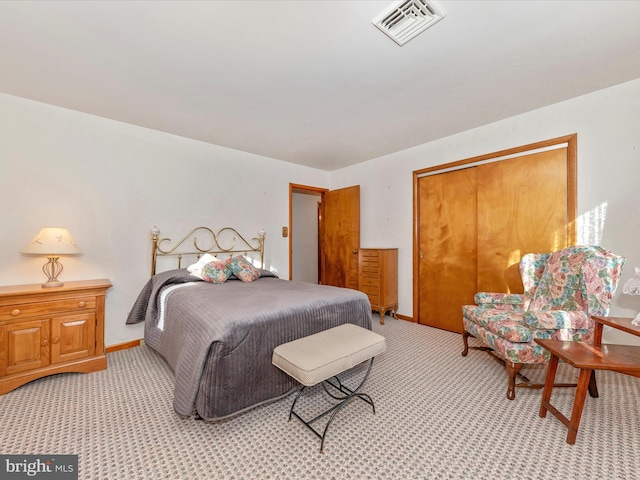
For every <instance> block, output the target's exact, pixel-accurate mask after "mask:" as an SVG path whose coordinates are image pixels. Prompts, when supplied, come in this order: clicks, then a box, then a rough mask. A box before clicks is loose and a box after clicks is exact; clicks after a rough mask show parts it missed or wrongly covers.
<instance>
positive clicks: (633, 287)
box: [622, 267, 640, 325]
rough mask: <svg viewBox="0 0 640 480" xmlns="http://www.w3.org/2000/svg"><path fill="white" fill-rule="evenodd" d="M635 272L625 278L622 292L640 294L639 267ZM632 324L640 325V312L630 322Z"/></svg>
mask: <svg viewBox="0 0 640 480" xmlns="http://www.w3.org/2000/svg"><path fill="white" fill-rule="evenodd" d="M635 271H636V274H635V276H634V277H633V278H630V279H629V280H627V283H625V284H624V287H623V288H622V293H626V294H627V295H640V267H636V269H635ZM631 323H632V324H633V325H640V313H638V315H636V318H634V319H633V321H632V322H631Z"/></svg>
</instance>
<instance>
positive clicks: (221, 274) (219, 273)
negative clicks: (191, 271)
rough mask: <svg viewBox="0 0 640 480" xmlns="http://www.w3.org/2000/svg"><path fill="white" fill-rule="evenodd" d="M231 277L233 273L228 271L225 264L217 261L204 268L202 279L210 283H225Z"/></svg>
mask: <svg viewBox="0 0 640 480" xmlns="http://www.w3.org/2000/svg"><path fill="white" fill-rule="evenodd" d="M229 275H231V271H230V270H228V269H227V265H225V263H224V262H222V261H220V260H218V259H215V260H214V261H212V262H209V263H207V264H206V265H205V266H203V267H202V276H201V277H200V278H202V279H203V280H204V281H205V282H209V283H224V282H226V281H227V279H228V278H229Z"/></svg>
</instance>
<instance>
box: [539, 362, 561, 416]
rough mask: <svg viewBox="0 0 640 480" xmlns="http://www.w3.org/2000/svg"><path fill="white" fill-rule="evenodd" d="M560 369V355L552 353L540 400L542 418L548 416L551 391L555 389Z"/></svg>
mask: <svg viewBox="0 0 640 480" xmlns="http://www.w3.org/2000/svg"><path fill="white" fill-rule="evenodd" d="M557 371H558V357H557V356H555V355H553V354H552V355H551V359H550V360H549V366H548V367H547V376H546V378H545V380H544V390H543V391H542V401H541V402H540V412H539V415H540V416H541V417H542V418H545V417H546V416H547V406H548V405H549V400H551V392H552V390H553V383H554V382H555V381H556V372H557Z"/></svg>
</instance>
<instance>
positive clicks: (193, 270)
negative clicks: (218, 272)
mask: <svg viewBox="0 0 640 480" xmlns="http://www.w3.org/2000/svg"><path fill="white" fill-rule="evenodd" d="M216 260H217V261H220V260H218V259H217V258H216V257H214V256H213V255H211V254H209V253H205V254H204V255H202V256H201V257H200V259H199V260H198V261H197V262H196V263H194V264H192V265H189V266H188V267H187V270H188V271H189V273H190V274H191V275H195V276H196V277H199V278H202V279H203V280H204V278H203V276H202V269H203V267H204V266H205V265H207V264H208V263H211V262H213V261H216Z"/></svg>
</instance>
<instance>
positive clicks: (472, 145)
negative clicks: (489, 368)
mask: <svg viewBox="0 0 640 480" xmlns="http://www.w3.org/2000/svg"><path fill="white" fill-rule="evenodd" d="M639 126H640V79H638V80H634V81H631V82H628V83H624V84H621V85H618V86H615V87H612V88H608V89H605V90H601V91H598V92H595V93H592V94H589V95H585V96H582V97H579V98H575V99H572V100H569V101H565V102H562V103H558V104H555V105H551V106H548V107H545V108H542V109H539V110H535V111H532V112H529V113H526V114H523V115H519V116H516V117H512V118H509V119H506V120H503V121H500V122H496V123H493V124H489V125H485V126H483V127H480V128H476V129H473V130H469V131H466V132H463V133H460V134H458V135H454V136H450V137H447V138H443V139H440V140H437V141H434V142H430V143H427V144H423V145H420V146H417V147H415V148H411V149H408V150H404V151H401V152H397V153H394V154H391V155H387V156H384V157H380V158H378V159H375V160H371V161H368V162H365V163H361V164H358V165H354V166H351V167H348V168H344V169H341V170H338V171H335V172H332V173H331V188H332V189H336V188H340V187H344V186H349V185H355V184H359V185H360V186H361V190H360V192H361V218H362V221H361V245H362V246H363V247H398V248H399V249H400V250H399V295H400V298H399V313H400V314H402V315H407V316H412V315H413V298H412V288H413V274H412V247H413V244H412V231H413V230H412V225H413V204H412V201H413V200H412V198H413V197H412V188H413V187H412V172H413V171H414V170H418V169H421V168H425V167H430V166H434V165H440V164H444V163H448V162H453V161H456V160H462V159H465V158H469V157H473V156H476V155H481V154H485V153H491V152H496V151H499V150H503V149H507V148H512V147H517V146H520V145H525V144H528V143H534V142H538V141H541V140H547V139H550V138H555V137H560V136H564V135H568V134H572V133H577V134H578V212H579V215H580V216H581V220H582V225H581V226H580V235H581V237H580V242H581V243H597V244H600V245H602V246H603V247H605V248H607V249H610V250H612V251H613V252H615V253H617V254H620V255H624V256H626V257H627V259H628V260H627V264H626V267H625V269H624V272H623V277H622V280H621V283H620V286H619V288H618V292H617V294H616V297H615V298H614V302H613V306H612V309H611V312H610V314H611V315H617V316H635V314H636V313H637V312H638V311H640V296H637V297H631V296H628V295H623V294H622V285H623V284H624V282H625V281H626V280H628V279H629V278H631V277H632V276H633V267H634V266H636V265H637V266H640V240H639V238H640V127H639ZM605 207H606V208H605ZM605 210H606V217H605V219H604V223H603V224H602V228H601V229H599V228H593V225H592V224H593V222H592V219H593V218H594V212H602V211H605ZM596 216H597V215H596ZM620 335H621V336H622V337H621V338H625V339H626V340H631V339H630V337H628V336H626V335H625V334H620ZM614 337H617V334H613V333H612V332H605V339H607V338H609V339H610V340H611V341H613V339H614Z"/></svg>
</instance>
